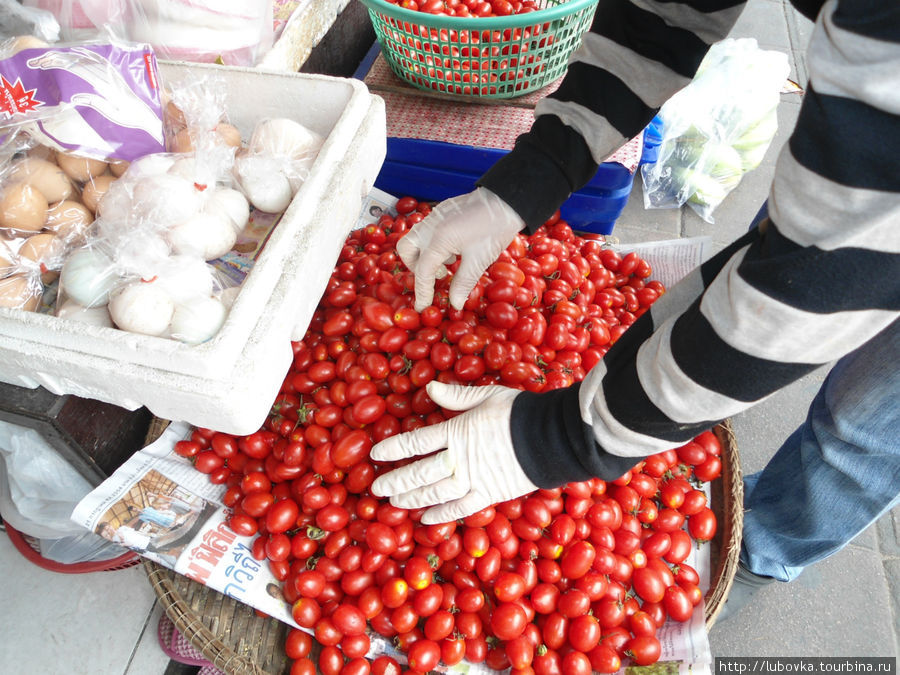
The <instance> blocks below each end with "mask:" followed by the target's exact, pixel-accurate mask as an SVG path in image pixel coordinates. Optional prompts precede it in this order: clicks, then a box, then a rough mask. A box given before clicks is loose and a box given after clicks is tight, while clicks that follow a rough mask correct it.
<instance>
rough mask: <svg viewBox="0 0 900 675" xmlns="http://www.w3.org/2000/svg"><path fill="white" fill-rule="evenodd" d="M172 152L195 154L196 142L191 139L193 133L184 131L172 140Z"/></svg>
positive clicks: (187, 130)
mask: <svg viewBox="0 0 900 675" xmlns="http://www.w3.org/2000/svg"><path fill="white" fill-rule="evenodd" d="M170 150H171V151H172V152H180V153H186V152H193V151H194V141H193V140H192V139H191V132H190V130H189V129H186V128H185V129H182V130H181V131H179V132H178V133H177V134H175V137H174V138H173V139H172V147H171V148H170Z"/></svg>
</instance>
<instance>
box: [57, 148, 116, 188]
mask: <svg viewBox="0 0 900 675" xmlns="http://www.w3.org/2000/svg"><path fill="white" fill-rule="evenodd" d="M56 163H57V164H59V168H60V169H62V170H63V171H65V172H66V175H67V176H68V177H69V178H71V179H72V180H76V181H78V182H79V183H84V182H85V181H86V180H88V179H90V178H91V177H93V176H99V175H100V174H102V173H103V172H104V171H106V166H107V164H106V162H104V161H102V160H99V159H91V158H90V157H79V156H77V155H69V154H67V153H64V152H58V153H56Z"/></svg>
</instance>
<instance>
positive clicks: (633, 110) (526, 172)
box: [479, 0, 745, 231]
mask: <svg viewBox="0 0 900 675" xmlns="http://www.w3.org/2000/svg"><path fill="white" fill-rule="evenodd" d="M744 5H745V0H686V1H685V2H677V3H676V2H666V1H657V0H643V1H640V2H635V1H629V0H604V1H603V2H600V3H599V4H598V5H597V11H596V14H595V15H594V20H593V23H592V25H591V29H590V31H589V32H587V33H585V36H584V38H583V41H582V44H581V46H580V47H579V48H578V49H577V50H576V52H575V53H574V54H573V57H572V59H571V61H570V63H569V67H568V71H567V72H566V76H565V77H564V78H563V81H562V83H561V85H560V87H559V89H557V90H556V91H555V92H553V93H552V94H550V95H548V96H547V97H545V98H544V99H542V100H541V101H540V102H539V103H538V105H537V107H536V108H535V116H536V119H535V122H534V125H533V126H532V128H531V130H530V131H529V132H528V133H526V134H523V135H522V136H520V137H519V138H518V139H517V141H516V145H515V147H514V148H513V150H512V151H511V152H510V153H509V154H507V155H505V156H504V157H503V158H502V159H500V160H499V161H498V162H497V163H496V164H495V165H494V166H493V167H491V169H490V170H488V172H487V173H485V175H484V176H482V177H481V179H480V180H479V185H481V186H483V187H486V188H488V189H489V190H491V192H493V193H494V194H496V195H497V196H499V197H500V198H501V199H502V200H503V201H504V202H506V203H507V204H509V205H510V206H512V208H513V209H514V210H515V211H516V212H517V213H518V214H519V215H520V216H521V217H522V219H523V220H524V221H525V224H526V225H527V226H528V228H529V229H530V230H531V231H533V230H534V229H535V228H537V227H538V226H539V225H540V224H541V223H543V222H544V221H546V220H547V218H549V217H550V215H552V214H553V212H554V211H555V210H556V209H557V208H559V206H560V205H561V204H562V203H563V202H564V201H565V200H566V199H567V198H568V197H569V195H570V194H571V193H572V192H575V191H576V190H578V189H580V188H581V187H582V186H584V185H585V184H586V183H587V182H588V181H589V180H590V179H591V177H592V176H593V175H594V173H596V171H597V167H598V165H599V164H600V163H601V162H603V161H604V160H605V159H606V158H607V157H608V156H609V155H611V154H612V153H613V152H614V151H615V150H616V149H618V148H619V147H621V146H622V145H623V144H624V143H626V142H627V141H628V140H629V139H631V138H633V137H634V136H636V135H637V134H639V133H640V132H641V130H642V129H643V128H644V127H645V126H647V124H648V123H649V122H650V120H651V119H653V116H654V115H655V114H656V112H657V111H658V110H659V108H660V107H661V106H662V104H663V103H665V102H666V101H667V100H668V99H669V98H670V97H671V96H672V95H673V94H675V93H676V92H677V91H678V90H679V89H681V88H682V87H684V86H685V85H687V84H688V83H689V82H690V81H691V79H692V78H693V76H694V73H695V72H696V70H697V67H698V66H699V65H700V62H701V61H702V60H703V57H704V56H705V55H706V52H707V51H708V50H709V47H710V45H712V44H713V43H714V42H718V41H719V40H721V39H723V38H724V37H726V35H727V34H728V31H729V30H731V27H732V26H733V25H734V22H735V21H737V18H738V16H739V15H740V13H741V11H742V10H743V8H744Z"/></svg>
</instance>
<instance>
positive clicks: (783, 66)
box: [641, 38, 790, 223]
mask: <svg viewBox="0 0 900 675" xmlns="http://www.w3.org/2000/svg"><path fill="white" fill-rule="evenodd" d="M789 73H790V66H789V64H788V59H787V56H786V55H785V54H782V53H781V52H776V51H769V50H763V49H760V48H759V46H758V45H757V42H756V40H754V39H752V38H744V39H738V40H735V39H727V40H723V41H722V42H719V43H716V44H715V45H713V46H712V48H711V49H710V50H709V52H708V53H707V55H706V58H704V60H703V62H702V63H701V64H700V68H699V69H698V70H697V74H696V76H695V77H694V80H693V81H692V82H691V83H690V84H689V85H688V86H687V87H685V88H684V89H682V90H681V91H680V92H678V93H677V94H676V95H675V96H673V97H672V98H671V99H670V100H669V101H668V102H667V103H666V104H665V105H664V106H663V107H662V109H661V110H660V113H659V116H660V118H661V119H662V121H663V130H664V131H663V139H662V143H661V144H660V148H659V158H658V159H657V161H656V163H654V164H645V165H644V166H643V167H642V168H641V176H642V178H643V180H644V207H645V208H648V209H649V208H677V207H680V206H682V205H683V204H688V205H689V206H690V207H691V208H692V209H694V210H695V211H696V212H697V214H698V215H699V216H700V217H701V218H703V219H704V220H706V221H707V222H710V223H711V222H713V218H712V213H713V210H715V208H716V207H717V206H718V205H719V204H720V203H721V202H722V200H723V199H725V197H726V195H728V193H729V192H731V190H733V189H734V188H735V187H737V185H738V183H740V181H741V178H742V177H743V175H744V174H745V173H746V172H747V171H750V170H752V169H754V168H756V167H757V166H758V165H759V163H760V162H761V161H762V159H763V156H764V155H765V153H766V150H767V149H768V147H769V145H770V143H771V142H772V139H773V138H774V136H775V132H776V131H777V129H778V122H777V119H776V116H775V113H776V109H777V107H778V102H779V100H780V91H781V88H782V85H783V83H784V81H785V79H786V78H787V77H788V74H789Z"/></svg>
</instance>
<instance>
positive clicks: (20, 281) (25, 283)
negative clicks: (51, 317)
mask: <svg viewBox="0 0 900 675" xmlns="http://www.w3.org/2000/svg"><path fill="white" fill-rule="evenodd" d="M43 292H44V289H43V288H42V287H41V284H40V283H38V281H37V279H31V278H29V277H27V276H25V275H24V274H14V275H12V276H11V277H7V278H6V279H0V307H9V308H12V309H24V310H26V311H28V312H33V311H35V310H36V309H37V308H38V307H39V306H40V304H41V296H42V295H43Z"/></svg>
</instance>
